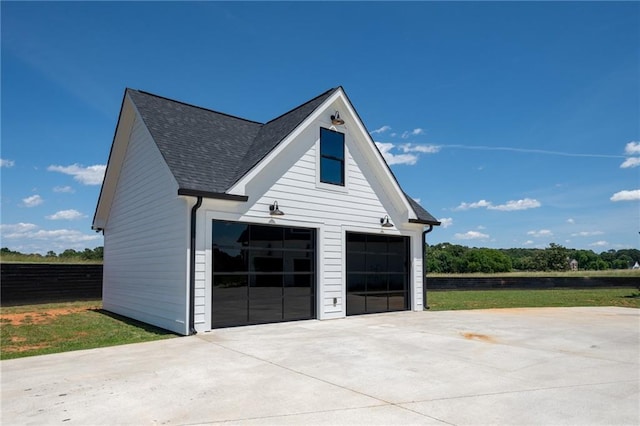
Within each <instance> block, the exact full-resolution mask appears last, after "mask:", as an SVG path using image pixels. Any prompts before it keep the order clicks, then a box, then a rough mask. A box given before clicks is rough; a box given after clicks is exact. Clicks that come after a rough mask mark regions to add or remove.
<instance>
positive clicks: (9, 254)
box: [0, 246, 104, 262]
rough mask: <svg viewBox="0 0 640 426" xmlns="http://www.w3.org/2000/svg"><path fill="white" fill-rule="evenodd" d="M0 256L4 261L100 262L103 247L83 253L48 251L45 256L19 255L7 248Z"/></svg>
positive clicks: (67, 250)
mask: <svg viewBox="0 0 640 426" xmlns="http://www.w3.org/2000/svg"><path fill="white" fill-rule="evenodd" d="M0 256H2V258H5V259H12V260H24V261H31V262H37V261H42V262H46V261H50V260H63V261H70V262H71V261H74V260H83V261H88V260H90V261H102V259H103V257H104V247H102V246H100V247H96V248H94V249H90V248H85V249H84V250H83V251H76V250H74V249H66V250H64V251H63V252H60V253H56V252H54V251H52V250H49V251H48V252H47V254H44V255H43V254H40V253H20V252H19V251H13V250H9V249H8V248H7V247H2V248H1V249H0Z"/></svg>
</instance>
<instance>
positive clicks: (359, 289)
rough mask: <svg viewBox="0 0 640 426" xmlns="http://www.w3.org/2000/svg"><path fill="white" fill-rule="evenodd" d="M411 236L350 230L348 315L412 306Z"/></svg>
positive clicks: (348, 243) (396, 309) (348, 237)
mask: <svg viewBox="0 0 640 426" xmlns="http://www.w3.org/2000/svg"><path fill="white" fill-rule="evenodd" d="M408 258H409V238H408V237H398V236H386V235H375V234H359V233H354V232H348V233H347V315H358V314H365V313H374V312H388V311H402V310H406V309H408V308H409V285H408V283H409V280H408V276H409V265H408Z"/></svg>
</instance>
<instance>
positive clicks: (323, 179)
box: [319, 127, 345, 187]
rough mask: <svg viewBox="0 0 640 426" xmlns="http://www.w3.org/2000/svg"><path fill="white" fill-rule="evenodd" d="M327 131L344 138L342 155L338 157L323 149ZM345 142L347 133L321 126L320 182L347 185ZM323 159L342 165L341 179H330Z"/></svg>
mask: <svg viewBox="0 0 640 426" xmlns="http://www.w3.org/2000/svg"><path fill="white" fill-rule="evenodd" d="M325 132H330V133H329V134H335V135H340V137H341V138H342V150H341V151H342V152H341V156H340V157H337V156H335V155H331V154H328V153H327V151H328V149H323V143H322V141H323V137H322V136H323V134H324V133H325ZM325 140H326V139H325ZM344 143H345V134H344V133H341V132H338V131H336V130H331V129H327V128H325V127H321V128H320V165H319V167H320V182H322V183H325V184H328V185H336V186H342V187H344V186H345V149H344ZM323 160H325V161H328V162H330V163H336V162H337V163H338V164H339V166H340V179H339V181H336V180H334V179H330V178H329V177H328V176H327V173H328V172H327V171H326V169H325V168H324V167H323V162H324V161H323Z"/></svg>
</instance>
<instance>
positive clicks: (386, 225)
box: [380, 214, 393, 228]
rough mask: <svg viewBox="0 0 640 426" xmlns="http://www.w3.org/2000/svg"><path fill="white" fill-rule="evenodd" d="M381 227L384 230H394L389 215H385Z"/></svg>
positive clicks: (381, 219) (381, 220)
mask: <svg viewBox="0 0 640 426" xmlns="http://www.w3.org/2000/svg"><path fill="white" fill-rule="evenodd" d="M380 225H382V227H383V228H393V223H391V222H389V215H387V214H385V215H384V217H381V218H380Z"/></svg>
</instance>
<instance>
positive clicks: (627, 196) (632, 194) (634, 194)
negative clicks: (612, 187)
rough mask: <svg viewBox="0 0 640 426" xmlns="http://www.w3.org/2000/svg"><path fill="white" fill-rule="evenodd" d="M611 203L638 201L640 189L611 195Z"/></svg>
mask: <svg viewBox="0 0 640 426" xmlns="http://www.w3.org/2000/svg"><path fill="white" fill-rule="evenodd" d="M610 200H611V201H635V200H640V189H634V190H632V191H619V192H616V193H615V194H613V195H612V196H611V198H610Z"/></svg>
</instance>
